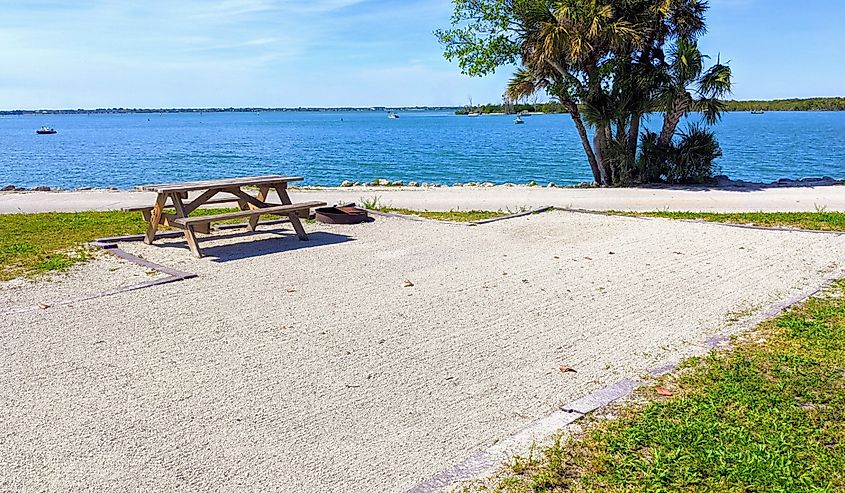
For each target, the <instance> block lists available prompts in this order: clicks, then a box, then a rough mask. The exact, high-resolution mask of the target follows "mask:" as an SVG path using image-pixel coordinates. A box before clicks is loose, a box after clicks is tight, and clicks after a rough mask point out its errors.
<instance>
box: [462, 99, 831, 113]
mask: <svg viewBox="0 0 845 493" xmlns="http://www.w3.org/2000/svg"><path fill="white" fill-rule="evenodd" d="M722 104H723V105H724V106H723V108H724V109H723V111H755V110H762V111H845V98H805V99H798V98H796V99H774V100H768V101H767V100H749V101H737V100H733V99H729V100H726V101H722ZM523 111H527V112H530V113H568V111H567V109H566V108H565V107H564V106H563V105H562V104H560V103H557V102H554V101H551V102H547V103H537V104H516V105H508V104H482V105H479V106H475V107H469V106H465V107H463V108H459V109H458V110H456V111H455V114H456V115H466V114H468V113H470V112H477V113H481V114H491V113H521V112H523Z"/></svg>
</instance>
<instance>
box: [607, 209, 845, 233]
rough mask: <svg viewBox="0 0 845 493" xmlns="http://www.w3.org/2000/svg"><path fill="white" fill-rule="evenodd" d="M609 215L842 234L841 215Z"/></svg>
mask: <svg viewBox="0 0 845 493" xmlns="http://www.w3.org/2000/svg"><path fill="white" fill-rule="evenodd" d="M612 214H619V215H624V216H638V217H662V218H667V219H699V220H703V221H711V222H718V223H733V224H752V225H755V226H765V227H786V228H798V229H808V230H814V231H845V212H827V211H824V210H819V211H817V212H734V213H715V212H670V211H656V212H624V211H612Z"/></svg>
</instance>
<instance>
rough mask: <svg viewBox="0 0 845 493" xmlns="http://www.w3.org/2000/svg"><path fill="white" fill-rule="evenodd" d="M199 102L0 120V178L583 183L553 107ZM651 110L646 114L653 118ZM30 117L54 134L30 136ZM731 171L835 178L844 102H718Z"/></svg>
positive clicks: (63, 182) (17, 181)
mask: <svg viewBox="0 0 845 493" xmlns="http://www.w3.org/2000/svg"><path fill="white" fill-rule="evenodd" d="M400 116H401V117H400V118H399V119H397V120H389V119H388V118H387V117H386V114H384V113H376V112H372V113H370V112H367V113H334V112H331V113H315V112H301V113H299V112H285V113H274V112H263V113H205V114H202V115H200V114H193V113H182V114H110V115H108V114H103V115H96V114H92V115H42V116H8V117H0V149H2V154H0V185H4V184H13V185H16V186H23V187H32V186H38V185H46V186H51V187H64V188H76V187H118V188H131V187H134V186H136V185H139V184H143V183H150V182H162V181H184V180H199V179H209V178H219V177H228V176H239V175H259V174H270V173H275V174H284V175H302V176H305V177H306V181H305V183H306V184H311V185H337V184H339V183H340V182H341V181H343V180H352V181H370V180H373V179H375V178H387V179H391V180H404V181H408V180H416V181H419V182H423V181H428V182H437V183H443V184H452V183H454V182H467V181H491V182H496V183H504V182H514V183H525V182H528V181H530V180H536V181H537V182H538V183H541V184H545V183H546V182H550V181H553V182H555V183H558V184H571V183H577V182H582V181H591V180H592V176H591V174H590V171H589V166H588V165H587V162H586V159H585V157H584V153H583V149H582V148H581V144H580V141H579V140H578V137H577V134H576V132H575V129H574V127H573V125H572V123H571V121H570V119H569V117H568V116H567V115H535V116H531V117H527V118H526V119H525V120H526V123H525V125H514V124H513V117H512V116H483V117H479V118H467V117H459V116H455V115H452V114H449V113H435V112H405V113H401V114H400ZM659 124H660V121H659V118H654V119H653V120H652V121H650V122H648V124H647V125H648V126H650V127H657V126H658V125H659ZM41 125H48V126H51V127H54V128H56V130H58V132H59V133H58V134H56V135H36V134H35V129H37V128H38V127H40V126H41ZM716 132H717V135H718V137H719V140H720V142H721V144H722V148H723V150H724V154H725V155H724V157H723V158H721V159H720V160H719V162H718V164H719V166H720V167H721V171H722V173H724V174H727V175H728V176H730V177H731V178H734V179H743V180H750V181H765V182H768V181H774V180H777V179H779V178H801V177H808V176H832V177H834V178H845V112H838V113H804V112H790V113H766V114H764V115H751V114H749V113H729V114H726V115H725V117H724V119H723V121H722V122H721V123H720V124H719V125H718V126H717V127H716Z"/></svg>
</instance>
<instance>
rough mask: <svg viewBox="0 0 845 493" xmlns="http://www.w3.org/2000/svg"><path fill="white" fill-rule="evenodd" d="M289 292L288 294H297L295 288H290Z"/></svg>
mask: <svg viewBox="0 0 845 493" xmlns="http://www.w3.org/2000/svg"><path fill="white" fill-rule="evenodd" d="M287 292H288V293H295V292H296V290H295V289H293V288H288V289H287Z"/></svg>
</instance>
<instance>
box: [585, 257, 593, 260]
mask: <svg viewBox="0 0 845 493" xmlns="http://www.w3.org/2000/svg"><path fill="white" fill-rule="evenodd" d="M584 260H593V259H592V258H590V257H584Z"/></svg>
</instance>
